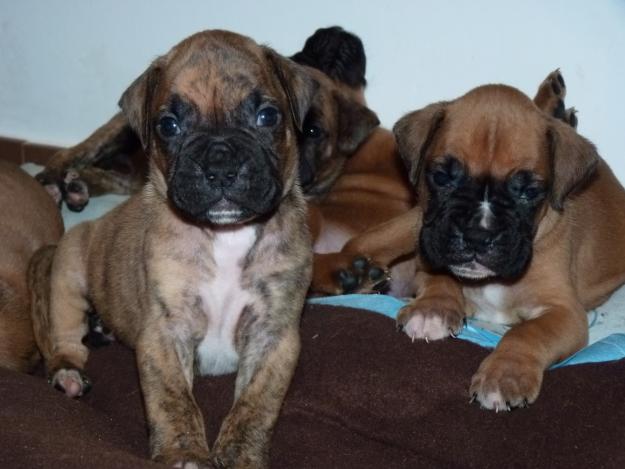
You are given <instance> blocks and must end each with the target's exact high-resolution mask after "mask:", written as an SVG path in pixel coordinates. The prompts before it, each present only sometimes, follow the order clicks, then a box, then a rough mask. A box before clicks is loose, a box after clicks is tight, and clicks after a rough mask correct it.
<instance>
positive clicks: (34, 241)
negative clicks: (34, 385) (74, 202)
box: [0, 159, 63, 371]
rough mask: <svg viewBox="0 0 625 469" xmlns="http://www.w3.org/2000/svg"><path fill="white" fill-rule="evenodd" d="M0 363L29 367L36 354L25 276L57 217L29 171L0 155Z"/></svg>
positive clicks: (58, 223) (58, 230) (57, 227)
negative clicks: (32, 257)
mask: <svg viewBox="0 0 625 469" xmlns="http://www.w3.org/2000/svg"><path fill="white" fill-rule="evenodd" d="M0 213H1V215H0V239H2V243H0V366H2V367H5V368H9V369H12V370H17V371H30V370H31V368H32V367H33V366H34V365H35V364H36V363H37V361H38V359H39V352H38V350H37V344H36V343H35V338H34V337H33V327H32V323H31V319H30V304H31V303H30V293H29V290H28V286H27V281H26V272H27V269H28V263H29V261H30V258H31V256H32V255H33V253H34V252H35V251H36V250H37V249H39V248H41V247H43V246H46V245H51V244H56V243H57V241H58V240H59V238H60V237H61V235H62V234H63V220H62V219H61V215H60V213H59V210H58V209H57V207H55V205H54V203H53V202H52V201H51V200H50V197H48V195H47V194H46V191H45V190H43V188H42V187H41V185H39V184H38V183H37V181H35V180H34V179H33V178H32V177H31V176H29V175H28V174H26V172H24V171H23V170H21V169H20V168H19V167H17V166H15V165H13V164H12V163H9V162H7V161H4V160H1V159H0Z"/></svg>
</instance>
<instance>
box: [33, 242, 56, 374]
mask: <svg viewBox="0 0 625 469" xmlns="http://www.w3.org/2000/svg"><path fill="white" fill-rule="evenodd" d="M55 252H56V246H45V247H42V248H41V249H39V250H37V251H36V252H35V254H33V257H32V258H31V259H30V263H29V265H28V275H27V277H28V289H29V291H30V300H31V301H30V315H31V319H32V323H33V333H34V335H35V341H36V342H37V347H38V348H39V351H40V352H41V354H42V356H43V358H44V360H45V361H46V362H47V361H49V360H50V358H51V357H52V343H51V337H50V314H49V311H50V279H51V275H52V262H53V260H54V254H55Z"/></svg>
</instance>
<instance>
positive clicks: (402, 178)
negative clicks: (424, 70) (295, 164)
mask: <svg viewBox="0 0 625 469" xmlns="http://www.w3.org/2000/svg"><path fill="white" fill-rule="evenodd" d="M293 59H294V60H296V61H298V62H300V63H302V64H304V65H308V66H310V67H311V68H312V70H311V73H313V76H315V77H316V79H317V80H318V81H319V82H320V83H322V86H320V87H319V90H318V93H317V94H316V95H315V101H314V104H313V107H312V109H311V112H310V113H309V115H308V116H307V119H306V121H305V127H304V134H303V139H304V140H303V142H302V144H301V145H300V152H301V156H300V161H301V162H302V163H301V165H300V179H301V180H302V184H303V186H304V191H305V193H306V196H307V199H308V200H309V214H310V215H309V224H310V227H311V231H312V233H313V239H314V251H315V256H314V266H313V280H312V284H311V292H312V293H313V294H337V293H344V292H353V291H355V290H356V287H357V286H358V288H360V289H378V290H379V289H385V290H388V291H389V292H390V293H391V294H394V295H397V296H404V295H409V294H410V293H411V292H412V291H413V290H412V288H413V287H412V284H413V278H414V262H413V260H410V259H409V260H408V261H407V262H398V263H396V265H394V266H393V268H392V280H391V281H390V282H389V271H388V270H386V269H381V268H378V266H377V265H375V264H374V263H370V262H368V261H367V259H365V258H364V257H358V258H355V259H351V258H350V259H347V260H345V262H343V261H344V258H343V257H342V256H340V255H338V257H337V254H338V253H339V252H340V251H341V249H342V248H343V246H344V245H345V244H346V243H349V241H350V240H351V239H352V238H354V237H357V236H359V235H360V234H361V233H362V232H363V231H365V230H367V229H369V228H371V227H374V226H377V225H379V224H380V223H383V222H385V221H387V220H389V219H391V218H393V217H395V216H397V215H400V214H402V213H404V212H406V211H407V210H409V209H410V207H411V206H412V205H413V195H412V190H411V187H410V184H409V183H408V179H407V177H406V175H405V171H404V169H403V163H402V162H401V159H400V158H399V155H398V154H397V151H396V146H395V142H394V138H393V134H392V133H391V132H390V131H389V130H387V129H383V128H381V127H377V125H378V120H377V118H375V115H373V114H372V113H371V112H370V111H369V110H368V109H367V108H366V107H364V105H365V98H364V89H365V86H366V79H365V72H366V55H365V50H364V47H363V44H362V41H361V40H360V39H359V38H358V37H357V36H355V35H353V34H351V33H349V32H347V31H344V30H343V29H341V28H339V27H333V28H323V29H319V30H317V31H316V32H315V34H313V35H312V36H311V37H310V38H308V40H307V41H306V44H305V46H304V48H303V50H302V51H301V52H299V53H298V54H296V55H294V56H293ZM319 71H321V72H323V74H321V73H319ZM328 77H329V78H332V81H330V80H328ZM332 83H334V86H335V87H339V88H340V89H341V90H343V92H342V93H341V94H337V93H336V91H334V92H333V94H334V97H332V93H328V91H331V90H332ZM345 96H351V97H352V99H351V100H352V102H353V101H357V102H359V103H361V106H355V105H353V104H352V105H351V106H349V105H348V103H345V104H344V105H343V106H340V107H338V108H337V106H336V103H341V102H342V101H344V99H345ZM337 109H338V110H339V112H337ZM337 259H338V262H337Z"/></svg>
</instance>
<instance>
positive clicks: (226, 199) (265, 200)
mask: <svg viewBox="0 0 625 469" xmlns="http://www.w3.org/2000/svg"><path fill="white" fill-rule="evenodd" d="M281 192H282V184H281V180H280V178H279V175H278V170H277V156H276V155H275V154H274V153H273V152H272V151H271V150H269V149H267V148H264V147H263V146H262V145H261V144H260V142H258V141H257V140H256V139H254V138H252V137H251V136H249V135H247V134H246V133H245V132H244V131H240V132H237V131H236V130H234V131H230V132H228V133H226V134H225V135H223V134H222V135H199V136H197V135H196V136H194V137H192V138H190V139H189V140H188V141H187V142H186V144H185V145H183V147H182V149H181V151H180V153H179V155H178V156H177V158H176V161H175V164H174V166H173V169H172V171H171V175H170V184H169V195H170V199H171V200H172V203H173V204H174V206H175V207H176V208H178V209H179V210H180V211H181V212H183V213H184V214H185V215H187V216H188V217H190V218H192V219H194V220H195V221H198V222H208V223H213V224H232V223H242V222H244V221H247V220H249V219H252V218H255V217H257V216H260V215H264V214H266V213H268V212H270V211H271V210H273V209H274V208H275V207H276V206H277V204H278V202H279V198H280V194H281Z"/></svg>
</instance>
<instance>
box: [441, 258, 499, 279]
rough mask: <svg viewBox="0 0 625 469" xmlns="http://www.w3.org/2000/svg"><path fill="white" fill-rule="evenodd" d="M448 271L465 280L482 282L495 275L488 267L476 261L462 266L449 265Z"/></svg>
mask: <svg viewBox="0 0 625 469" xmlns="http://www.w3.org/2000/svg"><path fill="white" fill-rule="evenodd" d="M449 270H450V271H451V273H452V274H454V275H455V276H456V277H459V278H462V279H467V280H483V279H485V278H488V277H494V276H496V275H497V274H496V273H495V272H493V271H492V270H490V269H489V268H488V267H486V266H484V265H482V264H480V263H479V262H476V261H471V262H465V263H464V264H457V265H450V266H449Z"/></svg>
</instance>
